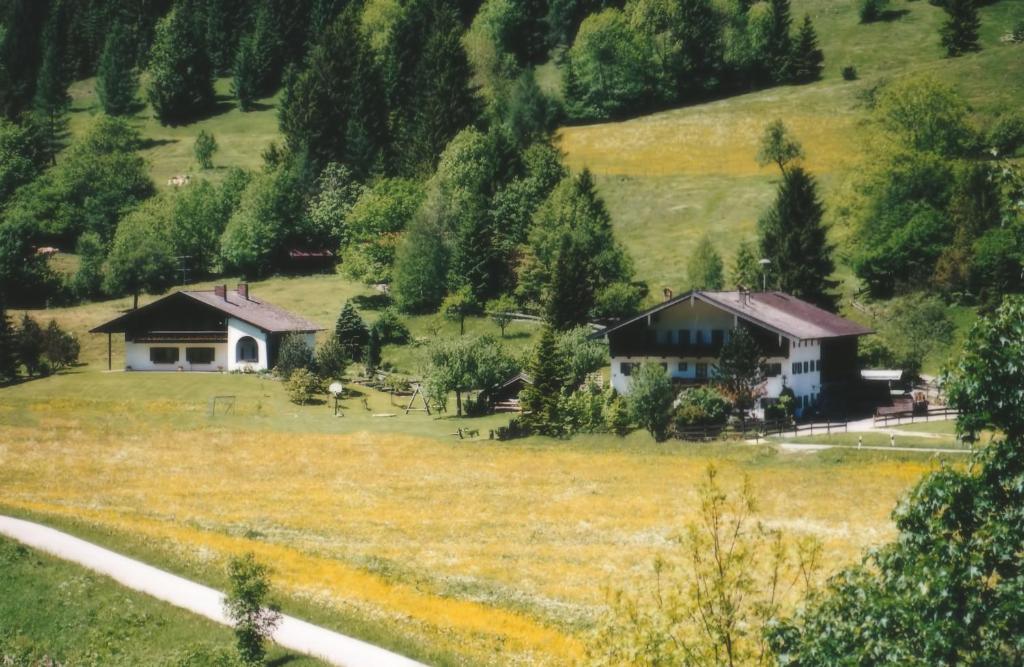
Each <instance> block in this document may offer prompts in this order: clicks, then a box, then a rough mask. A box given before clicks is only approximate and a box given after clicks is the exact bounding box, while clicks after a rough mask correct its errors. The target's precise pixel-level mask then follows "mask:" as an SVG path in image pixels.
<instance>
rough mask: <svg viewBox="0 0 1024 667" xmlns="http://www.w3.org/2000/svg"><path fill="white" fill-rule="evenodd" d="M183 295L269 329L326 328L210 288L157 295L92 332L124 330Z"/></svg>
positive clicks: (306, 329)
mask: <svg viewBox="0 0 1024 667" xmlns="http://www.w3.org/2000/svg"><path fill="white" fill-rule="evenodd" d="M180 298H189V299H192V300H194V301H198V302H200V303H202V304H204V305H207V306H210V307H212V308H215V309H216V310H219V311H220V312H222V313H224V314H225V315H227V316H229V317H234V318H236V319H239V320H242V321H243V322H248V323H249V324H251V325H253V326H254V327H257V328H259V329H262V330H263V331H266V332H267V333H288V332H300V333H310V332H313V331H323V327H321V326H320V325H318V324H316V323H315V322H311V321H310V320H307V319H306V318H304V317H300V316H298V315H295V314H293V313H290V312H288V311H287V310H284V309H283V308H279V307H277V306H275V305H273V304H271V303H267V302H266V301H261V300H260V299H256V298H254V297H252V296H249V297H248V298H246V297H243V296H241V295H239V294H238V293H237V292H231V291H226V292H225V296H221V295H219V294H217V293H215V292H214V291H213V290H210V291H189V292H185V291H182V292H174V293H173V294H168V295H167V296H165V297H162V298H160V299H157V300H156V301H154V302H152V303H150V304H147V305H145V306H143V307H142V308H139V309H137V310H133V311H129V312H127V313H125V314H124V315H121V316H120V317H117V318H114V319H113V320H110V321H109V322H106V323H104V324H101V325H100V326H98V327H96V328H95V329H92V330H91V331H90V333H119V332H122V331H124V330H125V326H126V325H127V324H128V322H129V320H130V319H132V318H133V317H134V316H135V315H136V314H137V313H139V312H141V311H143V310H148V309H150V308H153V307H154V306H157V305H158V304H160V303H162V302H164V301H166V300H167V299H180Z"/></svg>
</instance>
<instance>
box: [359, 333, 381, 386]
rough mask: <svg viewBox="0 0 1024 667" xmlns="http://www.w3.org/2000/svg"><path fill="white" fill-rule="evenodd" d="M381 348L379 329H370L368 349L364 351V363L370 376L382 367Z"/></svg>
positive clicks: (367, 341) (367, 338)
mask: <svg viewBox="0 0 1024 667" xmlns="http://www.w3.org/2000/svg"><path fill="white" fill-rule="evenodd" d="M380 346H381V342H380V333H378V331H377V329H370V333H369V335H368V336H367V337H366V349H365V350H364V351H363V363H364V364H365V365H366V372H367V374H368V375H372V374H373V372H374V371H376V370H377V368H378V367H379V366H380Z"/></svg>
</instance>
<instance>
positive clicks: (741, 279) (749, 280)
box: [729, 239, 764, 290]
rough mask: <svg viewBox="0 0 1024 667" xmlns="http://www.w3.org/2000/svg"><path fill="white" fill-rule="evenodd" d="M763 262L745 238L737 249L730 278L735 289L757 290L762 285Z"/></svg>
mask: <svg viewBox="0 0 1024 667" xmlns="http://www.w3.org/2000/svg"><path fill="white" fill-rule="evenodd" d="M762 278H763V276H762V273H761V264H760V262H759V261H758V258H757V255H755V254H754V247H753V246H752V245H751V243H750V241H747V240H745V239H744V240H743V241H741V242H740V245H739V247H738V248H737V249H736V257H735V258H734V259H733V263H732V273H730V274H729V280H730V282H731V283H732V287H733V288H734V289H748V290H756V289H758V288H760V287H762V284H763V282H764V281H763V280H762Z"/></svg>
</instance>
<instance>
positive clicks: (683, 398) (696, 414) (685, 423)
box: [672, 387, 732, 429]
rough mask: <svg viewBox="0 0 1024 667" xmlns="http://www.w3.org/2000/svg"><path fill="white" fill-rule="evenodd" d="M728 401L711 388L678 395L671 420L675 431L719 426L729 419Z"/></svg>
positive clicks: (691, 390) (729, 406)
mask: <svg viewBox="0 0 1024 667" xmlns="http://www.w3.org/2000/svg"><path fill="white" fill-rule="evenodd" d="M731 407H732V406H731V405H730V404H729V399H727V398H726V397H725V396H722V395H721V394H720V393H718V392H717V391H715V390H714V389H712V388H711V387H694V388H693V389H687V390H685V391H683V392H682V393H680V394H679V398H678V399H677V400H676V406H675V410H674V412H673V415H672V417H673V419H674V421H675V425H676V428H677V429H683V428H688V427H692V426H720V425H722V424H724V423H725V421H726V419H728V417H729V410H730V409H731Z"/></svg>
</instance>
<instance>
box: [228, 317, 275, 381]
mask: <svg viewBox="0 0 1024 667" xmlns="http://www.w3.org/2000/svg"><path fill="white" fill-rule="evenodd" d="M245 336H250V337H251V338H252V339H253V340H255V341H256V348H257V350H259V361H257V362H242V361H237V360H236V359H237V354H236V351H237V349H238V341H239V340H240V339H241V338H244V337H245ZM227 349H228V370H229V371H245V370H250V371H258V370H266V369H267V335H266V334H265V333H263V331H261V330H260V329H259V328H257V327H255V326H253V325H251V324H249V323H248V322H243V321H242V320H237V319H235V318H233V317H229V318H228V346H227Z"/></svg>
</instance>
